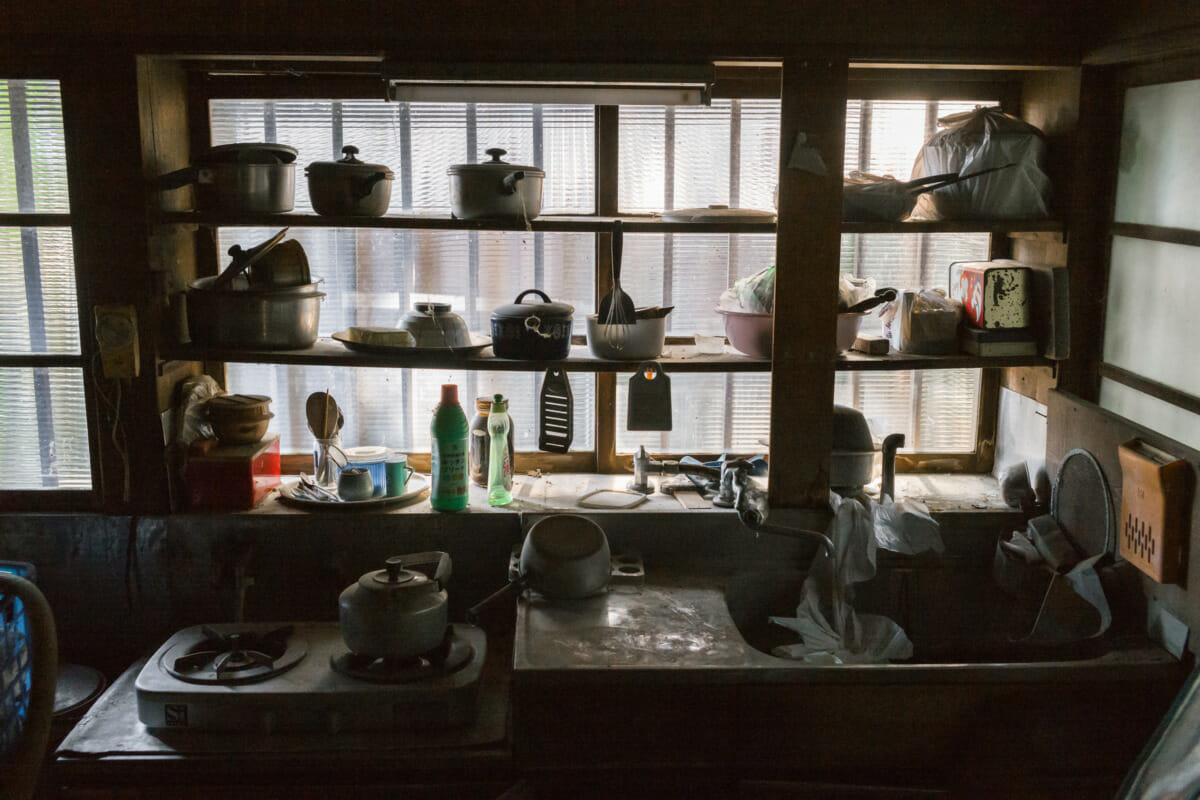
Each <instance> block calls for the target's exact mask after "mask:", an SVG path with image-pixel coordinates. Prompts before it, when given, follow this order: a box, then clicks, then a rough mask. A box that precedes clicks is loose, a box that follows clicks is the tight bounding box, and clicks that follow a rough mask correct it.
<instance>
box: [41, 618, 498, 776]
mask: <svg viewBox="0 0 1200 800" xmlns="http://www.w3.org/2000/svg"><path fill="white" fill-rule="evenodd" d="M488 646H489V652H488V656H487V659H486V661H485V662H484V668H483V676H482V678H481V682H480V690H479V701H478V712H477V714H476V718H475V721H474V723H473V724H472V725H470V726H468V727H463V728H455V729H449V730H443V731H431V732H412V731H397V732H390V731H389V732H359V733H340V734H337V735H331V734H327V733H315V734H304V735H295V734H287V735H283V734H276V735H266V734H261V733H244V734H243V733H233V734H228V733H217V732H183V731H170V732H162V733H163V735H161V736H160V735H156V734H155V732H152V731H150V730H148V729H147V728H146V727H145V726H144V725H142V724H141V723H140V722H139V721H138V718H137V702H136V697H135V692H134V682H135V680H136V679H137V675H138V672H139V671H140V670H141V667H142V664H144V663H145V659H141V660H139V661H138V662H136V663H135V664H133V665H132V666H130V667H129V669H127V670H126V671H125V672H124V673H123V674H122V675H121V677H120V678H118V679H117V680H116V681H115V682H114V683H113V685H112V686H111V687H109V689H108V690H107V691H106V692H105V693H104V694H103V695H102V696H101V697H100V698H99V699H98V700H97V701H96V703H95V705H93V706H92V708H91V709H90V710H89V711H88V712H87V714H85V715H84V717H83V718H82V719H81V720H80V722H79V724H78V725H76V726H75V728H74V729H73V730H72V731H71V733H70V734H68V735H67V737H66V738H65V739H64V740H63V742H62V744H61V745H60V746H59V748H58V750H57V752H56V753H55V757H54V760H53V762H52V764H51V765H50V766H49V767H48V770H47V773H48V777H49V780H50V781H52V782H53V783H54V785H56V786H59V787H69V788H95V787H101V786H105V787H108V786H120V785H140V786H147V785H155V784H159V785H170V784H180V783H195V782H198V779H199V778H201V776H202V778H203V782H204V783H205V784H220V783H221V782H228V783H230V784H234V783H236V784H247V783H259V784H270V785H273V786H279V785H287V784H297V785H300V784H303V785H309V786H311V785H314V784H321V783H323V782H326V781H329V780H330V779H331V778H333V777H334V776H340V779H341V780H346V779H347V777H349V778H350V779H352V780H353V782H354V783H355V784H357V785H360V786H361V785H364V784H391V785H398V784H402V783H405V782H410V781H422V782H429V781H437V782H439V783H440V782H444V781H446V780H448V779H452V778H455V777H456V776H457V778H458V779H469V780H471V781H484V782H492V783H496V784H497V785H499V784H507V783H510V782H511V781H512V779H513V778H512V774H513V766H512V764H513V759H512V747H511V737H510V735H509V682H510V675H511V669H510V667H511V664H512V642H511V637H510V636H504V635H502V636H489V639H488Z"/></svg>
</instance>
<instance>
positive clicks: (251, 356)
mask: <svg viewBox="0 0 1200 800" xmlns="http://www.w3.org/2000/svg"><path fill="white" fill-rule="evenodd" d="M163 357H164V358H166V359H169V360H173V361H226V362H230V363H248V364H295V365H308V366H335V367H388V368H393V369H396V368H409V369H467V370H482V371H497V372H540V371H542V370H544V369H547V368H548V367H552V366H561V367H562V368H563V369H565V370H566V371H567V372H632V371H633V370H634V369H635V368H636V367H637V364H638V362H637V361H613V360H611V359H603V358H596V357H595V356H593V355H592V354H591V352H590V351H589V350H588V349H587V347H586V346H585V345H574V346H572V347H571V354H570V357H568V358H567V359H566V360H564V361H524V360H519V359H511V358H496V357H495V356H493V355H492V351H491V348H487V349H485V350H483V351H482V352H480V353H478V354H475V355H467V356H460V355H454V354H450V353H431V352H413V351H396V352H395V353H373V352H371V353H368V352H362V351H357V350H350V349H348V348H347V347H346V346H345V345H343V344H342V343H341V342H338V341H335V340H333V339H327V338H322V339H318V340H317V342H316V343H315V344H314V345H313V346H312V347H310V348H307V349H304V350H241V349H234V348H205V347H195V346H192V345H180V346H178V347H175V348H172V349H170V350H168V351H166V352H165V353H163ZM655 360H656V361H658V363H659V364H661V365H662V366H663V368H664V369H665V370H666V371H667V372H671V373H677V372H770V371H771V360H770V359H767V358H753V357H751V356H747V355H742V354H741V353H738V352H737V351H735V350H733V349H732V348H731V347H729V346H728V345H726V347H725V352H724V353H722V354H720V355H694V354H693V348H692V346H691V345H689V344H668V345H667V346H666V349H665V350H664V351H663V355H662V356H660V357H659V358H657V359H655ZM1052 363H1054V362H1052V361H1048V360H1047V359H1045V358H1043V357H1041V356H1001V357H992V358H981V357H979V356H972V355H967V354H966V353H960V354H958V355H952V356H916V355H908V354H905V353H889V354H888V355H886V356H869V355H865V354H863V353H842V354H841V355H839V356H838V359H837V369H838V370H839V371H847V372H854V371H897V370H914V369H973V368H982V367H1036V366H1049V365H1050V364H1052Z"/></svg>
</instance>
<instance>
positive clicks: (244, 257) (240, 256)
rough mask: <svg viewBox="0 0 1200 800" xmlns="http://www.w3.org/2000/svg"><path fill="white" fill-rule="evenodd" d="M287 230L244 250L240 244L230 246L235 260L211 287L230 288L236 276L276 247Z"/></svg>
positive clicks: (231, 255) (230, 251)
mask: <svg viewBox="0 0 1200 800" xmlns="http://www.w3.org/2000/svg"><path fill="white" fill-rule="evenodd" d="M287 232H288V229H287V228H284V229H283V230H281V231H280V232H279V233H277V234H275V235H274V236H272V237H271V238H270V239H267V240H266V241H265V242H263V243H262V244H259V245H256V246H254V247H252V248H250V249H249V250H243V249H242V246H241V245H238V244H235V245H234V246H233V247H230V248H229V256H230V258H232V259H233V260H232V261H231V262H230V263H229V266H228V267H227V268H226V269H225V271H224V272H222V273H221V274H220V275H218V276H217V279H216V280H215V281H213V282H212V285H211V286H209V288H210V289H213V290H215V291H220V290H222V289H227V288H229V284H231V283H233V279H234V278H236V277H237V276H238V275H241V274H242V273H243V272H245V271H246V270H248V269H250V267H252V266H254V264H255V262H257V261H258V260H259V259H260V258H262V257H263V256H265V255H266V254H267V253H269V252H270V251H271V250H272V249H273V248H274V247H275V245H277V244H279V242H280V241H281V240H282V239H283V237H284V235H286V234H287Z"/></svg>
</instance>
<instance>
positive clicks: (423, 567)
mask: <svg viewBox="0 0 1200 800" xmlns="http://www.w3.org/2000/svg"><path fill="white" fill-rule="evenodd" d="M399 558H400V561H401V563H403V564H404V568H405V569H415V570H420V571H421V572H423V573H425V574H426V575H428V576H429V577H430V578H433V579H434V580H435V581H437V582H438V584H439V585H440V586H445V585H446V582H447V581H449V580H450V554H449V553H443V552H442V551H441V550H431V551H428V552H425V553H409V554H408V555H405V556H399ZM431 570H432V574H431Z"/></svg>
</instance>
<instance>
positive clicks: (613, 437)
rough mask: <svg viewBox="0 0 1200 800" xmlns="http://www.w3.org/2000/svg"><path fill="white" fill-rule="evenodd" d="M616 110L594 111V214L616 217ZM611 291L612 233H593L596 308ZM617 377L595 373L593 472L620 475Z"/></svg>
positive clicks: (610, 373) (614, 374) (618, 144)
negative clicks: (616, 473) (594, 465)
mask: <svg viewBox="0 0 1200 800" xmlns="http://www.w3.org/2000/svg"><path fill="white" fill-rule="evenodd" d="M619 128H620V110H619V109H618V108H617V107H616V106H600V107H598V108H597V109H596V187H597V192H596V214H598V215H599V216H602V217H609V216H616V214H617V208H618V199H617V169H618V162H619V156H620V143H619V142H618V138H619V133H618V131H619ZM611 289H612V234H609V233H597V234H596V307H597V308H599V305H600V298H601V297H603V296H604V295H606V294H608V292H609V290H611ZM616 416H617V376H616V373H613V372H597V373H596V434H595V451H596V470H597V471H598V472H623V471H625V470H624V469H623V468H622V465H621V463H620V461H619V460H618V459H617V456H616V453H617V424H618V423H617V421H616Z"/></svg>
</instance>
